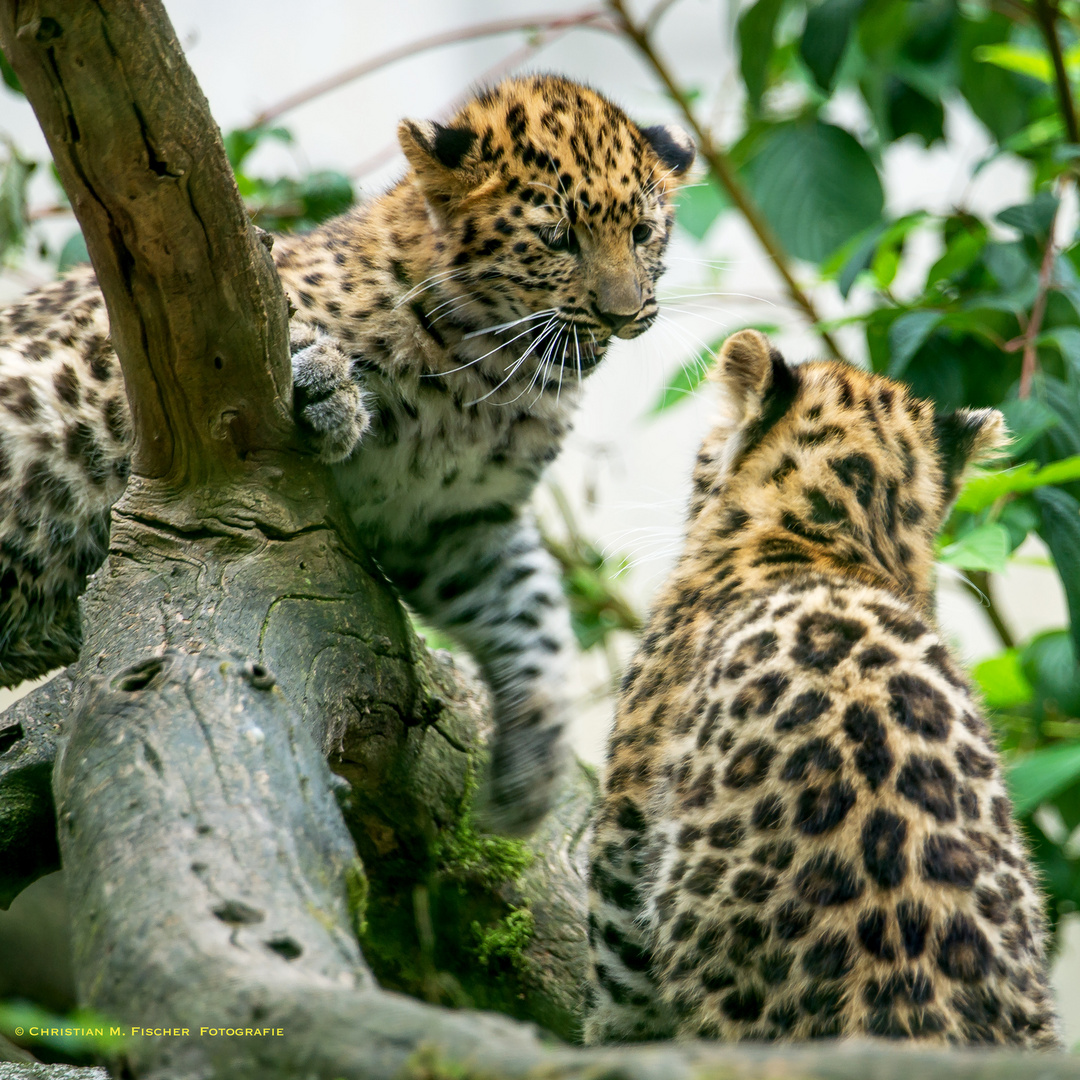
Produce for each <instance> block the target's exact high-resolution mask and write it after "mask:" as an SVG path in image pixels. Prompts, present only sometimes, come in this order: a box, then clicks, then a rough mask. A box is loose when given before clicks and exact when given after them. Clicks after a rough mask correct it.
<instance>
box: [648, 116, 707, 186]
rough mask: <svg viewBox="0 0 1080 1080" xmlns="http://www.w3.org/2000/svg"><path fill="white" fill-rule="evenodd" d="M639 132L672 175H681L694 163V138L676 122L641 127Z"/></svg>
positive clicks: (695, 151)
mask: <svg viewBox="0 0 1080 1080" xmlns="http://www.w3.org/2000/svg"><path fill="white" fill-rule="evenodd" d="M641 134H642V135H644V136H645V141H646V142H647V143H648V144H649V145H650V146H651V147H652V148H653V151H654V152H655V154H656V156H657V157H658V158H659V159H660V161H661V162H662V163H663V165H664V166H665V167H666V168H668V169H670V170H671V172H672V175H674V176H682V175H683V174H684V173H685V172H686V170H687V169H689V168H690V166H691V165H693V164H694V157H695V156H696V154H697V150H696V148H695V147H694V140H693V139H691V138H690V136H689V135H688V134H687V133H686V132H685V131H683V129H682V128H681V127H679V126H678V125H677V124H657V125H656V126H655V127H647V128H642V129H641Z"/></svg>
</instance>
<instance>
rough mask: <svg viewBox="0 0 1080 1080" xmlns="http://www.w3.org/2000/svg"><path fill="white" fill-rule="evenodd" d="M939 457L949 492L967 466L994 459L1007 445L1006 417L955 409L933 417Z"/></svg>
mask: <svg viewBox="0 0 1080 1080" xmlns="http://www.w3.org/2000/svg"><path fill="white" fill-rule="evenodd" d="M934 434H935V435H936V436H937V442H938V456H939V457H940V459H941V467H942V468H943V469H944V470H945V482H946V485H947V486H948V487H949V488H950V489H951V488H954V487H956V486H958V485H959V482H960V477H961V475H962V473H963V471H964V469H965V468H966V467H967V466H968V465H974V464H977V463H978V462H980V461H985V460H986V459H987V458H989V457H993V456H994V454H996V453H997V452H998V451H999V450H1001V449H1002V447H1004V446H1005V445H1006V444H1007V443H1008V441H1009V430H1008V428H1007V427H1006V426H1005V417H1003V416H1002V415H1001V413H999V412H998V411H997V409H957V410H956V412H952V413H948V414H947V415H944V416H942V415H938V416H935V417H934Z"/></svg>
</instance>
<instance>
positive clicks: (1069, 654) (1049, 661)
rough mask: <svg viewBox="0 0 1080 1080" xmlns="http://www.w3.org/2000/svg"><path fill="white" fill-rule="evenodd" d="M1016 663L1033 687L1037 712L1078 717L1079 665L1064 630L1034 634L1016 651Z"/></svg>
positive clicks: (1067, 634) (1079, 695) (1079, 697)
mask: <svg viewBox="0 0 1080 1080" xmlns="http://www.w3.org/2000/svg"><path fill="white" fill-rule="evenodd" d="M1020 665H1021V667H1022V668H1023V670H1024V678H1026V679H1027V681H1028V682H1029V683H1031V685H1032V686H1034V687H1035V698H1036V702H1037V704H1038V707H1039V708H1038V711H1039V713H1042V714H1045V713H1046V712H1051V713H1053V714H1055V715H1056V716H1058V717H1060V716H1080V665H1078V664H1077V662H1076V657H1075V656H1074V655H1073V646H1072V639H1071V638H1070V637H1069V632H1068V631H1067V630H1050V631H1046V632H1044V633H1042V634H1036V635H1035V636H1034V637H1033V638H1032V639H1031V640H1030V641H1029V642H1028V643H1027V644H1026V645H1025V646H1024V647H1023V648H1022V649H1021V650H1020Z"/></svg>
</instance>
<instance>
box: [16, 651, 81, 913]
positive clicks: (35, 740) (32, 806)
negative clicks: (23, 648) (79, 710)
mask: <svg viewBox="0 0 1080 1080" xmlns="http://www.w3.org/2000/svg"><path fill="white" fill-rule="evenodd" d="M70 699H71V677H70V675H69V674H68V673H67V671H63V672H61V673H60V674H59V675H57V676H56V677H55V678H53V679H51V680H50V681H49V682H47V683H45V684H44V685H43V686H39V687H38V688H37V689H36V690H33V691H32V692H31V693H29V694H28V695H27V696H26V697H24V698H21V699H20V700H19V701H17V702H15V704H14V705H12V706H11V707H10V708H8V709H6V710H5V711H4V713H3V714H2V715H0V867H2V868H3V870H2V872H0V908H2V909H4V910H6V909H7V908H8V907H9V906H10V905H11V901H12V900H14V899H15V897H16V896H18V895H19V893H20V892H22V890H23V889H25V888H26V886H27V885H30V884H31V883H32V882H34V881H36V880H37V879H38V878H39V877H42V876H43V875H44V874H49V873H52V871H54V870H59V869H60V849H59V848H58V847H57V843H56V811H55V809H54V807H53V797H52V770H53V758H54V757H55V755H56V737H57V735H58V733H59V731H60V725H61V723H62V722H63V719H64V716H65V715H66V713H67V707H68V704H69V703H70Z"/></svg>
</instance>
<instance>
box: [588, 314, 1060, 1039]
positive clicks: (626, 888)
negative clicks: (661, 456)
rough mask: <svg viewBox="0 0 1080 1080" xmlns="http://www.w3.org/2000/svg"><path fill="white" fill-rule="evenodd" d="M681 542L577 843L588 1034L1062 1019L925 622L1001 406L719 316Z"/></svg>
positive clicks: (963, 716)
mask: <svg viewBox="0 0 1080 1080" xmlns="http://www.w3.org/2000/svg"><path fill="white" fill-rule="evenodd" d="M714 378H715V379H716V380H717V381H718V382H719V383H720V386H721V398H722V405H721V415H720V417H719V420H718V422H717V424H716V426H715V428H714V430H713V431H712V432H711V433H710V434H709V435H708V437H707V438H706V439H705V442H704V444H703V446H702V449H701V452H700V454H699V456H698V460H697V466H696V469H695V473H694V495H693V500H692V505H691V509H690V515H689V522H688V526H687V539H686V545H685V548H684V551H683V554H682V556H681V559H680V561H679V562H678V564H677V566H676V569H675V570H674V572H673V574H672V576H671V578H670V580H669V581H668V583H667V584H666V586H665V587H664V589H663V590H662V591H661V593H660V596H659V598H658V599H657V602H656V605H655V608H654V610H653V613H652V615H651V618H650V620H649V623H648V626H647V627H646V630H645V634H644V637H643V639H642V642H641V645H640V648H639V650H638V652H637V655H636V656H635V657H634V659H633V661H632V663H631V665H630V668H629V670H628V673H627V676H626V680H625V683H624V686H623V689H622V693H621V697H620V704H619V709H618V714H617V719H616V724H615V730H614V733H613V735H612V738H611V743H610V749H609V759H608V768H607V774H606V778H605V782H604V786H603V793H602V797H601V804H600V808H599V814H598V819H597V825H596V832H595V838H594V842H593V849H592V869H591V896H590V919H589V922H590V941H591V947H592V956H593V962H594V972H595V983H594V990H595V993H596V995H597V1000H596V1003H595V1004H596V1007H595V1010H594V1011H593V1013H592V1015H591V1017H590V1019H589V1021H588V1024H587V1029H586V1035H587V1038H588V1039H589V1040H590V1041H592V1042H602V1041H618V1040H637V1039H646V1038H663V1037H668V1036H670V1035H672V1034H675V1035H679V1036H683V1037H705V1038H717V1039H722V1040H738V1039H809V1038H822V1037H834V1036H881V1037H888V1038H894V1039H909V1040H920V1041H923V1042H931V1043H942V1042H948V1043H960V1044H1007V1045H1015V1046H1025V1047H1035V1048H1049V1047H1053V1046H1055V1045H1057V1035H1056V1021H1055V1015H1054V1009H1053V1006H1052V1003H1051V999H1050V995H1049V991H1048V987H1047V964H1046V955H1045V951H1044V919H1043V913H1042V906H1041V902H1040V896H1039V890H1038V886H1037V883H1036V881H1035V879H1034V875H1033V874H1032V870H1031V865H1030V863H1029V860H1028V856H1027V854H1026V851H1025V847H1024V843H1023V840H1022V838H1021V837H1020V835H1018V832H1017V829H1016V826H1015V825H1014V824H1013V820H1012V808H1011V805H1010V802H1009V798H1008V795H1007V793H1006V789H1005V785H1004V783H1003V780H1002V773H1001V767H1000V763H999V760H998V755H997V752H996V749H995V745H994V740H993V737H992V735H991V733H990V731H989V729H988V727H987V725H986V723H985V721H984V719H983V717H982V715H981V710H980V707H979V704H978V702H977V700H976V698H975V696H974V695H973V693H972V691H971V689H970V687H969V685H968V683H967V681H966V679H965V678H964V676H963V675H962V674H961V673H960V672H959V671H958V670H957V668H956V666H955V665H954V663H953V661H952V660H951V659H950V657H949V654H948V651H947V649H946V647H945V645H944V643H943V641H942V637H941V634H940V632H939V631H938V629H937V628H936V626H935V623H934V617H933V598H932V591H931V589H932V581H931V571H932V559H933V546H932V545H933V537H934V533H935V531H936V529H937V527H938V526H939V524H940V523H941V521H942V518H943V516H944V514H945V513H946V512H947V510H948V507H949V505H950V504H951V502H952V501H953V499H954V498H955V496H956V492H957V490H958V484H959V478H960V474H961V472H962V470H963V469H964V467H965V465H966V464H967V463H968V462H969V461H970V460H974V459H977V458H979V457H984V456H986V454H987V453H988V452H990V451H992V450H993V449H994V448H995V447H996V446H997V445H998V444H999V443H1000V442H1001V441H1002V439H1003V437H1004V429H1003V425H1002V421H1001V417H1000V414H998V413H997V412H994V411H993V410H989V409H986V410H981V411H970V410H961V411H959V412H957V413H954V414H951V415H949V416H935V413H934V410H933V407H932V405H931V404H930V403H929V402H925V401H920V400H917V399H915V398H913V397H911V396H910V395H909V393H908V392H907V391H906V390H905V388H904V387H903V386H901V385H900V384H897V383H894V382H891V381H889V380H888V379H885V378H883V377H880V376H875V375H867V374H865V373H863V372H859V371H857V370H855V369H852V368H849V367H847V366H845V365H841V364H837V363H826V362H823V363H809V364H805V365H802V366H801V367H798V368H789V367H788V366H787V365H786V364H785V362H784V360H783V359H782V357H780V355H779V354H778V353H776V352H775V351H774V350H771V349H770V348H769V345H768V343H767V342H766V341H765V339H764V338H762V337H761V335H759V334H756V333H755V332H753V331H744V332H742V333H740V334H738V335H736V336H735V337H733V338H731V339H730V340H729V341H728V343H727V344H726V346H725V348H724V350H723V353H722V356H721V358H720V362H719V364H718V370H717V372H716V373H715V374H714Z"/></svg>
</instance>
